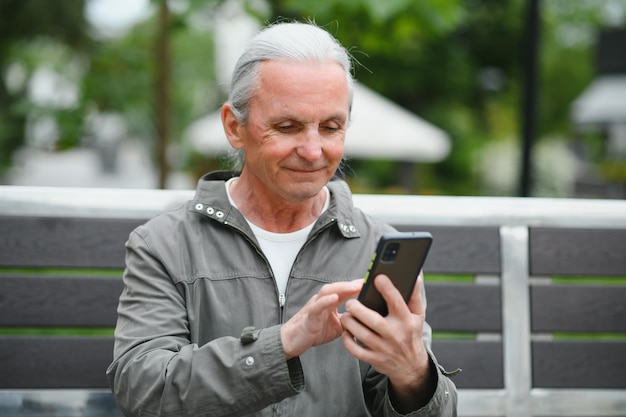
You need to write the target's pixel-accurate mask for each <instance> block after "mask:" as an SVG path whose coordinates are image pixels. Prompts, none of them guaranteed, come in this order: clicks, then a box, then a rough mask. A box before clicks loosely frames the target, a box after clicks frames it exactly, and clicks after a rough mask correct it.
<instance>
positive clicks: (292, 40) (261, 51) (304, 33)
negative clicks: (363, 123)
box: [228, 22, 354, 170]
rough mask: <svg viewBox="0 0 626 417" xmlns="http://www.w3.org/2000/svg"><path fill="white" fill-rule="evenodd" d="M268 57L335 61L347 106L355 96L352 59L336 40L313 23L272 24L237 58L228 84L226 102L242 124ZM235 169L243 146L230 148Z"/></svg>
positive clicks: (237, 168) (269, 58) (302, 60)
mask: <svg viewBox="0 0 626 417" xmlns="http://www.w3.org/2000/svg"><path fill="white" fill-rule="evenodd" d="M267 60H284V61H291V62H307V61H311V62H327V61H334V62H337V63H338V64H340V65H341V66H342V68H343V69H344V72H345V74H346V79H347V81H348V88H349V91H350V108H352V100H353V95H354V88H353V87H354V79H353V77H352V58H351V55H350V53H349V52H348V51H347V50H346V48H344V47H343V46H342V45H341V44H340V43H339V41H337V39H335V38H334V37H333V36H332V35H330V34H329V33H328V32H327V31H325V30H324V29H322V28H320V27H319V26H317V25H315V24H313V23H299V22H281V23H275V24H273V25H270V26H268V27H266V28H265V29H263V30H262V31H261V32H259V33H258V34H257V35H256V36H255V37H254V38H253V39H252V41H251V42H250V44H249V45H248V48H247V49H246V51H245V52H244V53H243V54H242V55H241V56H240V57H239V60H238V61H237V64H236V65H235V69H234V70H233V76H232V80H231V84H230V95H229V98H228V103H229V104H230V105H231V108H232V111H233V114H234V115H235V117H236V118H237V120H238V121H239V123H241V124H242V125H244V126H245V125H246V124H247V123H248V117H249V110H250V101H251V100H252V97H253V95H254V89H255V87H256V83H257V78H258V70H259V64H260V63H261V62H262V61H267ZM231 159H232V162H233V165H234V169H236V170H241V169H242V168H243V164H244V160H245V155H244V151H243V149H241V150H233V151H232V152H231Z"/></svg>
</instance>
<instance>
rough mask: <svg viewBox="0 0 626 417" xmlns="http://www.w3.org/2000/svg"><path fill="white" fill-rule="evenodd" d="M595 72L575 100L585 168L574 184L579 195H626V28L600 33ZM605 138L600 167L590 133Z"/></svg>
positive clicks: (573, 115) (575, 119)
mask: <svg viewBox="0 0 626 417" xmlns="http://www.w3.org/2000/svg"><path fill="white" fill-rule="evenodd" d="M595 69H596V76H595V78H594V79H593V81H592V82H591V84H589V86H588V87H587V88H586V89H585V90H584V91H583V93H582V94H581V95H580V96H579V97H578V98H577V99H576V100H575V101H574V103H573V104H572V107H571V119H572V123H573V124H574V127H575V129H576V132H577V135H578V136H579V138H580V139H581V140H580V141H579V142H578V145H579V146H578V147H577V153H578V156H579V158H580V159H581V161H582V169H581V170H580V172H579V174H578V178H577V179H576V184H575V194H576V195H577V196H580V197H597V198H626V28H622V29H611V30H604V31H601V32H600V33H599V36H598V42H597V45H596V53H595ZM593 136H601V137H602V139H603V142H604V143H603V148H604V149H603V153H604V161H603V162H602V163H601V164H600V169H598V166H597V165H596V164H594V163H592V162H593V161H591V160H590V158H591V155H590V153H591V152H590V150H589V146H588V145H589V141H590V140H591V139H590V137H593Z"/></svg>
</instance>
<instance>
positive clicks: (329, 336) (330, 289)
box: [280, 280, 363, 359]
mask: <svg viewBox="0 0 626 417" xmlns="http://www.w3.org/2000/svg"><path fill="white" fill-rule="evenodd" d="M362 286H363V280H355V281H347V282H335V283H332V284H326V285H324V286H323V287H322V288H321V289H320V291H319V292H318V293H317V294H315V295H314V296H313V297H311V299H310V300H309V301H308V302H307V303H306V304H305V305H304V307H302V309H301V310H300V311H298V312H297V313H296V314H295V315H294V316H293V317H292V318H291V319H289V320H288V321H287V322H286V323H285V324H284V325H283V326H282V328H281V330H280V336H281V340H282V343H283V349H284V351H285V356H286V357H287V359H291V358H295V357H296V356H300V355H301V354H302V353H304V352H305V351H306V350H307V349H309V348H310V347H312V346H318V345H323V344H325V343H328V342H330V341H332V340H335V339H336V338H338V337H339V336H341V334H342V333H343V327H342V325H341V314H339V312H338V311H337V309H338V308H339V306H340V305H341V304H343V303H344V302H345V301H346V300H348V299H349V298H353V297H356V296H357V295H358V294H359V292H360V291H361V287H362Z"/></svg>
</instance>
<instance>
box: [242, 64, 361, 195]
mask: <svg viewBox="0 0 626 417" xmlns="http://www.w3.org/2000/svg"><path fill="white" fill-rule="evenodd" d="M258 80H259V81H258V85H257V89H256V90H255V94H254V97H253V98H252V100H251V102H250V113H249V119H248V124H247V125H246V126H239V127H238V129H237V131H238V133H239V137H240V139H241V144H242V146H243V147H244V149H245V155H246V161H245V166H244V173H245V174H247V175H250V179H251V180H252V181H253V182H254V186H255V189H256V191H258V192H262V193H266V195H267V196H270V197H272V198H276V197H278V198H282V199H285V200H287V201H290V202H298V201H302V200H305V199H308V198H311V197H314V196H315V195H317V194H318V193H319V191H320V190H321V189H322V187H323V186H324V185H325V184H326V183H327V182H328V181H329V180H330V178H331V177H332V176H333V174H334V173H335V170H336V169H337V167H338V165H339V163H340V162H341V158H342V157H343V149H344V139H345V134H346V128H347V124H348V118H349V106H350V103H349V102H350V93H349V90H348V82H347V79H346V75H345V73H344V72H343V69H342V67H341V66H340V65H339V64H337V63H323V64H317V63H293V62H286V61H265V62H262V63H261V64H260V66H259V79H258Z"/></svg>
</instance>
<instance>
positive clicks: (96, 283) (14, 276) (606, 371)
mask: <svg viewBox="0 0 626 417" xmlns="http://www.w3.org/2000/svg"><path fill="white" fill-rule="evenodd" d="M192 194H193V193H192V192H190V191H162V190H103V189H70V188H33V187H0V416H49V417H51V416H65V417H68V416H105V417H106V416H120V415H121V413H120V411H119V410H118V408H117V406H116V404H115V400H114V399H113V397H112V396H111V394H110V391H109V389H108V384H107V381H106V378H105V369H106V367H107V366H108V364H109V363H110V361H111V357H112V346H113V339H112V335H113V330H112V329H113V326H114V325H115V319H116V306H117V300H118V297H119V294H120V291H121V288H122V284H121V280H120V277H121V274H122V269H123V266H124V242H125V241H126V239H127V237H128V234H129V232H130V231H131V230H132V229H133V228H134V227H135V226H137V225H139V224H140V223H142V222H144V221H145V220H146V219H147V218H149V217H151V216H153V215H155V214H156V213H158V212H161V211H163V210H166V209H168V208H171V207H175V206H177V205H179V204H181V203H182V202H184V201H185V200H187V199H189V198H191V196H192ZM355 202H356V204H357V205H358V206H360V207H362V208H363V209H364V210H365V211H366V212H368V213H370V214H371V215H373V216H376V217H380V218H382V219H384V220H386V221H388V222H389V223H391V224H394V225H396V227H398V228H399V229H402V230H427V231H430V232H431V233H432V234H433V236H434V238H435V240H434V245H433V248H432V252H431V254H430V256H429V259H428V261H427V264H426V266H425V273H426V286H427V287H426V288H427V294H428V310H427V316H428V321H429V322H430V324H431V325H432V327H433V329H434V332H435V339H434V342H433V344H434V349H435V352H436V354H437V357H438V358H439V360H440V361H441V362H442V364H444V366H445V367H447V368H449V369H454V368H462V369H463V372H462V373H461V374H459V375H458V376H456V377H455V383H456V384H457V387H458V388H459V415H460V416H494V417H495V416H515V417H526V416H535V415H536V416H626V202H625V201H608V200H607V201H600V200H567V199H559V200H557V199H554V200H551V199H518V198H470V197H420V196H368V195H357V196H355Z"/></svg>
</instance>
